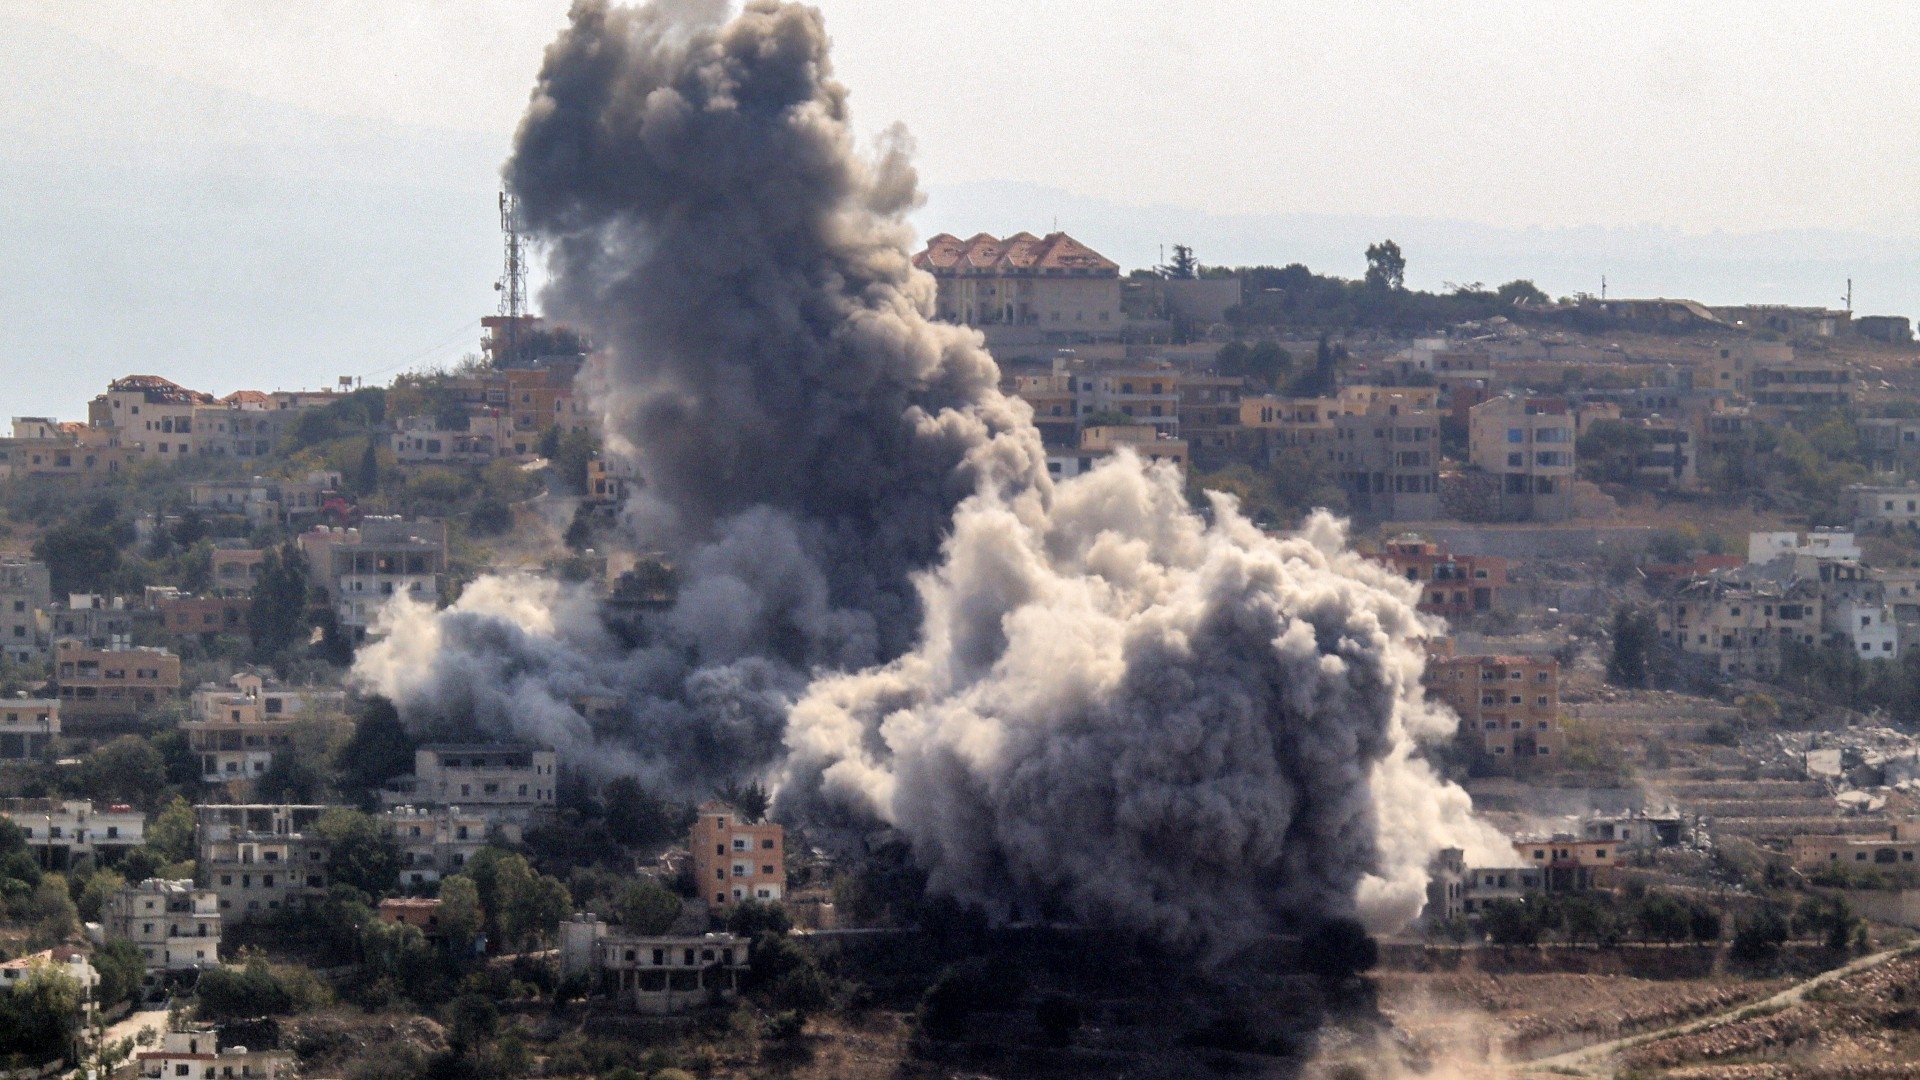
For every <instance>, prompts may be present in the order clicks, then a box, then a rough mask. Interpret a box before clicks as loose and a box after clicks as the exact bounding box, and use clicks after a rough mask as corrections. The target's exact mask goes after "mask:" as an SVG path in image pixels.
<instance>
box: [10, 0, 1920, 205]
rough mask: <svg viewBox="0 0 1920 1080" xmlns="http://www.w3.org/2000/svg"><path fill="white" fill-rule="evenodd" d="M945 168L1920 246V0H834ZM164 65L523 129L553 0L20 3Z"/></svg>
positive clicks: (426, 121)
mask: <svg viewBox="0 0 1920 1080" xmlns="http://www.w3.org/2000/svg"><path fill="white" fill-rule="evenodd" d="M820 6H821V7H822V8H823V9H824V10H825V11H826V13H827V17H828V26H829V28H830V30H831V32H832V33H833V35H834V38H835V43H836V52H835V61H836V63H837V65H838V67H839V71H840V73H841V75H842V77H843V79H844V80H845V81H846V82H848V83H849V84H850V85H851V86H852V87H853V88H854V98H853V100H854V104H855V111H856V119H857V121H858V122H859V124H860V126H861V128H862V129H863V130H866V131H873V130H877V129H878V128H879V127H881V126H883V125H885V124H887V123H890V122H892V121H894V120H902V121H905V122H906V124H907V125H908V127H909V128H910V129H911V130H912V131H913V132H914V134H915V135H916V136H917V137H918V139H919V141H920V146H921V158H920V160H921V162H922V166H923V171H924V173H925V174H926V176H927V177H928V178H929V179H930V181H932V182H935V183H948V184H951V183H961V182H967V181H975V180H988V179H993V180H999V179H1015V180H1024V181H1031V182H1036V183H1041V184H1047V185H1053V186H1057V187H1061V188H1065V189H1067V190H1070V191H1073V192H1076V193H1079V194H1082V195H1089V196H1095V197H1101V198H1106V199H1111V200H1115V201H1120V202H1126V203H1135V204H1139V203H1153V202H1166V203H1172V204H1175V205H1183V206H1189V207H1195V208H1204V209H1208V210H1212V211H1217V212H1233V213H1265V212H1312V213H1341V214H1372V215H1420V216H1439V217H1449V218H1464V219H1468V220H1473V221H1480V222H1485V223H1489V224H1496V225H1506V226H1516V225H1518V226H1525V225H1590V224H1598V225H1631V224H1659V225H1667V226H1674V227H1678V228H1683V229H1688V230H1711V229H1727V230H1742V231H1744V230H1754V229H1765V228H1783V227H1803V226H1804V227H1837V228H1849V229H1868V230H1896V231H1899V232H1902V233H1906V234H1920V199H1916V198H1915V197H1914V196H1915V193H1916V192H1920V107H1916V106H1920V63H1917V62H1916V48H1920V5H1916V4H1912V3H1899V2H1887V3H1841V4H1807V3H1792V4H1787V3H1758V2H1754V0H1729V2H1717V3H1691V4H1689V3H1675V2H1672V0H1661V2H1651V3H1580V4H1576V3H1544V4H1543V3H1539V2H1537V0H1530V2H1526V3H1498V2H1492V0H1474V2H1472V3H1457V2H1453V3H1403V2H1364V0H1363V2H1352V0H1349V2H1342V3H1311V4H1305V3H1282V2H1274V0H1245V2H1227V0H1171V2H1170V0H1151V2H1142V0H1099V2H1077V3H1065V2H1060V0H1047V2H1035V0H1015V2H1002V0H964V2H963V0H824V2H823V3H822V4H821V5H820ZM0 10H14V11H17V12H19V13H20V14H22V15H24V16H26V17H28V18H31V19H35V20H39V21H42V22H45V23H47V24H50V25H53V26H57V27H61V28H64V29H66V30H68V31H71V32H72V33H75V34H78V35H81V36H83V37H85V38H87V39H88V40H90V41H92V42H94V43H96V44H99V45H101V46H104V47H106V48H109V49H112V50H115V51H118V52H122V53H124V54H126V55H127V56H128V57H130V58H132V59H135V60H137V61H138V62H140V63H143V64H147V65H151V66H153V67H157V68H160V69H163V70H165V71H168V72H170V73H173V74H176V75H180V76H183V77H188V78H191V79H194V80H197V81H200V82H205V83H211V84H215V85H218V86H222V87H225V88H228V89H232V90H239V91H245V92H247V93H250V94H254V95H258V96H260V97H264V98H268V99H271V100H274V101H278V102H283V103H287V104H291V105H297V106H300V107H302V108H305V109H310V110H314V111H317V112H322V113H332V114H338V115H343V116H353V117H363V118H375V119H383V120H392V121H397V122H401V123H405V124H417V125H424V126H431V127H441V128H451V129H457V130H463V131H468V132H473V133H479V134H487V135H493V136H497V137H500V138H502V139H503V141H504V138H505V136H506V134H507V133H508V132H509V131H511V129H512V126H513V124H514V121H515V119H516V118H517V116H518V114H519V111H520V109H521V107H522V106H523V104H524V103H525V99H526V90H527V86H528V81H529V78H530V75H531V73H532V71H533V70H534V68H535V65H536V64H537V63H538V59H539V50H540V48H541V46H542V45H543V43H544V42H545V41H546V40H548V39H549V38H550V37H551V35H552V33H553V31H554V30H555V29H556V28H557V27H558V26H559V25H560V23H561V22H562V21H563V19H564V13H565V5H564V4H563V3H559V2H554V0H457V2H456V0H407V2H405V3H388V4H376V3H367V2H365V0H338V2H329V0H306V2H301V0H283V2H274V3H263V2H261V0H166V2H165V3H154V2H152V0H137V2H135V0H86V2H80V3H70V2H65V0H62V2H59V3H53V2H35V0H0Z"/></svg>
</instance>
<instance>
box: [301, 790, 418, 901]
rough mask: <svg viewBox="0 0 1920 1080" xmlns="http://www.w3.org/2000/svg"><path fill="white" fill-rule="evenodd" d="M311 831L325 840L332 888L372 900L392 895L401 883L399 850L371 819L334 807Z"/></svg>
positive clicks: (357, 812) (322, 816) (365, 815)
mask: <svg viewBox="0 0 1920 1080" xmlns="http://www.w3.org/2000/svg"><path fill="white" fill-rule="evenodd" d="M314 830H315V831H316V832H318V833H319V834H320V835H321V836H323V837H325V838H326V841H327V844H328V848H329V854H328V857H327V858H328V862H327V870H328V873H329V874H330V875H331V876H332V878H333V881H334V883H335V884H338V885H351V886H352V887H354V888H356V889H359V890H360V891H361V892H364V893H366V894H367V895H369V896H372V897H375V898H378V897H382V896H388V895H390V894H392V892H393V890H394V886H395V885H396V884H397V883H398V881H399V879H400V849H399V848H398V847H396V846H395V845H394V842H393V840H392V839H390V838H389V837H387V836H386V835H385V834H384V833H382V832H381V831H380V825H379V823H378V822H376V821H374V819H373V818H372V817H371V816H369V815H367V814H363V813H361V812H360V811H358V810H350V809H348V808H346V807H344V806H336V807H334V808H333V809H331V810H328V811H327V812H326V813H324V814H321V815H320V820H319V821H317V822H315V823H314Z"/></svg>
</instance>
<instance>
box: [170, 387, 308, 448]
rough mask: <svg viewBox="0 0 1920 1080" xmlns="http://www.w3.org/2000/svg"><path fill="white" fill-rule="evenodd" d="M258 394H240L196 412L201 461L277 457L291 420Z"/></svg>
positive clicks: (195, 439) (196, 440)
mask: <svg viewBox="0 0 1920 1080" xmlns="http://www.w3.org/2000/svg"><path fill="white" fill-rule="evenodd" d="M271 406H272V400H271V399H270V398H268V397H267V395H265V394H263V393H261V392H260V391H258V390H236V391H234V392H233V393H231V394H228V395H227V396H226V397H223V398H221V399H220V400H219V401H216V402H213V403H212V404H208V405H196V406H194V409H193V443H194V452H195V453H197V454H198V455H199V456H201V457H214V458H227V457H230V458H263V457H266V456H268V455H269V454H271V453H273V448H274V447H275V446H276V445H278V444H279V442H280V437H281V435H282V434H283V433H284V430H285V427H286V424H287V420H288V418H289V417H290V416H294V415H297V414H294V413H283V412H280V411H278V410H276V409H273V408H272V407H271Z"/></svg>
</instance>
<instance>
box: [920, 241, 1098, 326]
mask: <svg viewBox="0 0 1920 1080" xmlns="http://www.w3.org/2000/svg"><path fill="white" fill-rule="evenodd" d="M913 265H914V267H915V268H916V269H919V270H924V271H926V272H927V273H930V274H932V275H933V278H934V281H935V283H936V286H937V293H936V298H935V304H934V308H935V313H936V315H937V317H939V318H941V319H944V320H946V321H948V322H957V323H963V324H965V325H968V326H979V327H1030V328H1032V329H1034V330H1036V331H1039V332H1041V333H1042V334H1045V335H1048V336H1059V337H1065V338H1070V339H1072V340H1089V339H1093V338H1114V337H1118V336H1119V334H1120V332H1121V330H1122V329H1123V326H1124V320H1123V318H1122V316H1121V312H1120V264H1118V263H1116V262H1114V261H1113V260H1111V259H1108V258H1106V257H1105V256H1103V255H1101V254H1100V253H1098V252H1096V251H1094V250H1093V249H1092V248H1089V247H1087V246H1086V245H1085V244H1082V243H1080V242H1079V241H1077V240H1075V239H1073V238H1072V237H1070V236H1068V235H1067V234H1065V233H1058V232H1056V233H1049V234H1047V236H1045V237H1044V238H1043V237H1037V236H1034V235H1033V234H1032V233H1025V232H1021V233H1015V234H1013V235H1012V236H1009V237H1007V238H1006V239H1004V240H1000V239H996V238H994V237H992V236H989V235H987V234H986V233H979V234H977V235H975V236H973V237H972V238H970V239H967V240H962V239H960V238H959V237H957V236H951V235H948V234H946V233H941V234H940V235H938V236H935V237H933V238H932V239H931V240H928V241H927V247H926V250H924V251H922V252H920V253H919V254H917V255H915V256H914V257H913Z"/></svg>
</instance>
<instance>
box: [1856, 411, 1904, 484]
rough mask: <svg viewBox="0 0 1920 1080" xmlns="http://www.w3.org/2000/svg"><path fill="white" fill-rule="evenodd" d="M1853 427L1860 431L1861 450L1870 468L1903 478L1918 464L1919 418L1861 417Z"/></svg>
mask: <svg viewBox="0 0 1920 1080" xmlns="http://www.w3.org/2000/svg"><path fill="white" fill-rule="evenodd" d="M1855 426H1856V427H1857V428H1858V429H1859V431H1860V449H1861V451H1862V452H1863V453H1864V454H1865V455H1866V458H1867V464H1868V465H1869V466H1871V467H1872V468H1875V469H1878V470H1880V471H1882V472H1897V473H1900V474H1902V475H1905V474H1908V473H1910V472H1911V471H1912V469H1913V467H1914V466H1915V465H1916V464H1920V419H1914V418H1911V417H1879V416H1872V417H1862V418H1860V419H1859V420H1857V421H1855Z"/></svg>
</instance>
